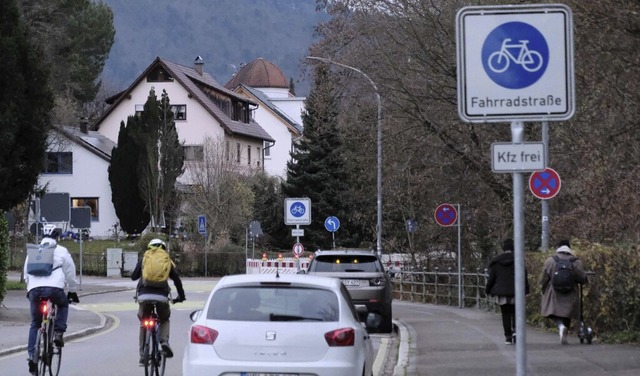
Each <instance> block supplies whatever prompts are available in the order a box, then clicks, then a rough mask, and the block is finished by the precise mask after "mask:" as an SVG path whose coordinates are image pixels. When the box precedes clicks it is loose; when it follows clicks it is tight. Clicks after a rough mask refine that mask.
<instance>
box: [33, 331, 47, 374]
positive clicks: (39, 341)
mask: <svg viewBox="0 0 640 376" xmlns="http://www.w3.org/2000/svg"><path fill="white" fill-rule="evenodd" d="M47 356H48V354H47V333H46V332H45V331H44V330H38V335H37V337H36V348H35V350H34V351H33V359H32V360H33V361H34V362H35V363H36V364H37V365H38V373H37V375H38V376H45V375H46V372H47Z"/></svg>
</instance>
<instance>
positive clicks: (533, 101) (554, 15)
mask: <svg viewBox="0 0 640 376" xmlns="http://www.w3.org/2000/svg"><path fill="white" fill-rule="evenodd" d="M456 34H457V63H458V113H459V115H460V118H461V119H462V120H463V121H467V122H511V121H554V120H557V121H558V120H567V119H569V118H571V116H573V113H574V111H575V87H574V78H573V76H574V73H573V70H574V67H573V18H572V14H571V9H570V8H569V7H567V6H566V5H563V4H537V5H509V6H469V7H465V8H462V9H461V10H460V11H458V14H457V17H456Z"/></svg>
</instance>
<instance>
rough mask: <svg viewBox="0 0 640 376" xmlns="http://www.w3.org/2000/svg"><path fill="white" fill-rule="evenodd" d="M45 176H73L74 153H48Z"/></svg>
mask: <svg viewBox="0 0 640 376" xmlns="http://www.w3.org/2000/svg"><path fill="white" fill-rule="evenodd" d="M42 173H43V174H73V153H71V152H48V153H47V155H46V157H45V162H44V170H43V171H42Z"/></svg>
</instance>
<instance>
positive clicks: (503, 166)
mask: <svg viewBox="0 0 640 376" xmlns="http://www.w3.org/2000/svg"><path fill="white" fill-rule="evenodd" d="M544 157H545V152H544V143H542V142H523V143H521V144H514V143H511V142H494V143H493V144H491V169H492V170H493V172H497V173H500V172H502V173H508V172H533V171H541V170H544V169H545V167H546V162H545V160H544Z"/></svg>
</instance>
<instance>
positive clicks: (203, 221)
mask: <svg viewBox="0 0 640 376" xmlns="http://www.w3.org/2000/svg"><path fill="white" fill-rule="evenodd" d="M198 233H199V234H201V235H206V234H207V216H206V215H199V216H198Z"/></svg>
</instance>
